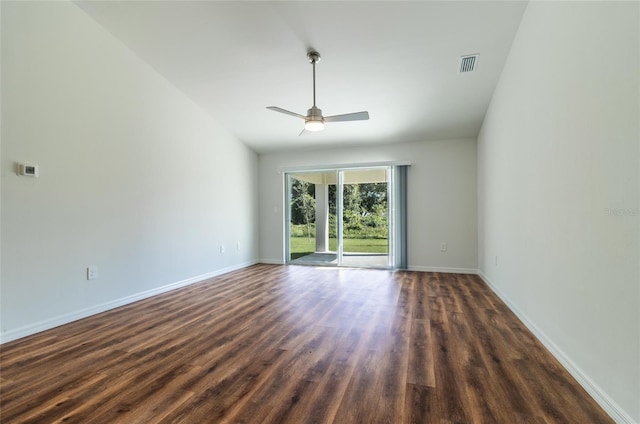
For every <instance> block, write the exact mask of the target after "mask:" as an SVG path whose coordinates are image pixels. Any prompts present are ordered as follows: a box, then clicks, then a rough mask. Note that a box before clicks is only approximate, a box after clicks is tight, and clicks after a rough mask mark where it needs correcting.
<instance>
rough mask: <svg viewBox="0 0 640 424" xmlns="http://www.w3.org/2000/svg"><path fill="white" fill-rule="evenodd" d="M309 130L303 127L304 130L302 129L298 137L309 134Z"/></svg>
mask: <svg viewBox="0 0 640 424" xmlns="http://www.w3.org/2000/svg"><path fill="white" fill-rule="evenodd" d="M308 132H309V131H307V129H306V128H305V127H302V131H300V134H298V137H300V136H301V135H305V134H307V133H308Z"/></svg>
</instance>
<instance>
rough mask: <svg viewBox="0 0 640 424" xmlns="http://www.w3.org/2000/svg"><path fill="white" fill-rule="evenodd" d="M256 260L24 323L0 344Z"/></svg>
mask: <svg viewBox="0 0 640 424" xmlns="http://www.w3.org/2000/svg"><path fill="white" fill-rule="evenodd" d="M256 263H258V261H249V262H244V263H240V264H237V265H232V266H230V267H227V268H222V269H218V270H215V271H212V272H208V273H206V274H202V275H197V276H195V277H191V278H187V279H186V280H182V281H177V282H175V283H170V284H167V285H164V286H161V287H156V288H154V289H151V290H146V291H143V292H140V293H136V294H133V295H130V296H126V297H123V298H120V299H116V300H112V301H110V302H105V303H102V304H100V305H96V306H92V307H90V308H86V309H82V310H79V311H75V312H71V313H68V314H64V315H60V316H57V317H55V318H51V319H47V320H44V321H40V322H36V323H34V324H29V325H25V326H23V327H20V328H16V329H14V330H9V331H7V332H6V333H4V334H1V335H0V344H3V343H7V342H10V341H12V340H17V339H21V338H23V337H27V336H31V335H32V334H36V333H40V332H42V331H46V330H50V329H52V328H54V327H58V326H60V325H64V324H68V323H70V322H73V321H77V320H79V319H82V318H87V317H89V316H91V315H96V314H99V313H101V312H106V311H108V310H110V309H114V308H118V307H120V306H124V305H128V304H129V303H133V302H137V301H139V300H142V299H146V298H148V297H151V296H155V295H158V294H161V293H165V292H168V291H171V290H175V289H178V288H181V287H185V286H188V285H190V284H194V283H198V282H200V281H204V280H207V279H209V278H213V277H217V276H218V275H222V274H226V273H228V272H231V271H236V270H238V269H242V268H246V267H249V266H251V265H255V264H256Z"/></svg>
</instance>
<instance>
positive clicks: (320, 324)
mask: <svg viewBox="0 0 640 424" xmlns="http://www.w3.org/2000/svg"><path fill="white" fill-rule="evenodd" d="M0 349H1V350H0V396H1V398H0V421H1V422H2V423H5V424H9V423H58V422H66V423H127V424H129V423H198V424H200V423H279V424H280V423H340V424H342V423H367V424H369V423H393V424H396V423H438V424H444V423H482V424H484V423H508V424H514V423H581V424H586V423H612V422H613V421H612V420H611V419H610V418H609V417H608V416H607V415H606V414H605V413H604V412H603V411H602V410H601V409H600V408H599V406H598V405H597V404H596V403H595V402H594V401H593V400H592V399H591V398H590V397H589V395H588V394H587V393H586V392H585V391H584V390H583V389H582V388H581V387H580V386H579V385H578V384H577V383H576V382H575V381H574V380H573V378H572V377H571V376H570V375H569V374H568V373H567V371H566V370H564V369H563V368H562V367H561V365H560V364H559V363H558V362H557V361H556V360H555V359H554V358H553V357H552V356H551V355H550V354H549V353H548V352H547V351H546V350H545V349H544V347H542V345H541V344H540V343H539V342H538V341H537V340H536V339H535V338H534V337H533V336H532V334H531V333H530V332H529V331H528V330H527V329H526V328H525V327H524V326H523V324H522V323H521V322H520V321H518V319H517V318H516V317H515V316H514V315H513V314H512V313H511V312H510V311H509V310H508V308H507V307H506V306H505V305H504V304H503V303H502V302H501V301H500V300H499V299H498V298H497V297H496V296H495V295H494V294H493V293H492V292H491V290H490V289H489V288H488V287H487V286H486V285H485V284H484V283H483V282H482V281H481V280H480V279H479V278H478V277H477V276H473V275H458V274H438V273H422V272H408V271H406V272H405V271H398V272H391V271H382V270H366V269H360V270H358V269H335V268H313V267H302V266H278V265H256V266H252V267H249V268H246V269H243V270H240V271H236V272H232V273H229V274H225V275H222V276H220V277H216V278H213V279H211V280H207V281H205V282H202V283H198V284H194V285H191V286H188V287H186V288H183V289H180V290H176V291H173V292H169V293H165V294H163V295H159V296H156V297H153V298H149V299H146V300H143V301H140V302H137V303H134V304H131V305H127V306H124V307H121V308H118V309H115V310H112V311H109V312H106V313H103V314H100V315H96V316H93V317H90V318H86V319H83V320H80V321H76V322H74V323H71V324H68V325H65V326H62V327H58V328H55V329H53V330H50V331H46V332H43V333H40V334H37V335H34V336H31V337H28V338H24V339H21V340H17V341H14V342H10V343H6V344H5V345H3V346H1V347H0Z"/></svg>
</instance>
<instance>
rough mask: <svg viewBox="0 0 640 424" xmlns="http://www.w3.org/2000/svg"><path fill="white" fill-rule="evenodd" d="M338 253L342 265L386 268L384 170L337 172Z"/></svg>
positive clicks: (386, 178) (386, 172)
mask: <svg viewBox="0 0 640 424" xmlns="http://www.w3.org/2000/svg"><path fill="white" fill-rule="evenodd" d="M341 175H342V179H341V180H342V181H341V182H342V220H341V224H342V232H341V233H342V251H341V252H340V253H341V255H339V263H340V264H342V265H345V266H363V267H388V266H389V265H390V262H389V256H390V248H389V246H390V243H389V240H390V237H389V234H390V231H389V228H390V220H389V188H390V184H389V175H390V173H389V170H388V168H387V167H378V168H370V169H357V170H345V171H341Z"/></svg>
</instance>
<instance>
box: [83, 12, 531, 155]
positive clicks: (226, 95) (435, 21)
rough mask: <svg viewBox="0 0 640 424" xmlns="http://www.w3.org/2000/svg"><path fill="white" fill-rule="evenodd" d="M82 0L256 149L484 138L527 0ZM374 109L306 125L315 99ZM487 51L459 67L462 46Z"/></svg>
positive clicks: (341, 107)
mask: <svg viewBox="0 0 640 424" xmlns="http://www.w3.org/2000/svg"><path fill="white" fill-rule="evenodd" d="M76 4H77V5H78V6H79V7H80V8H81V9H83V10H84V11H85V12H86V13H87V14H88V15H90V16H91V17H92V18H93V19H94V20H95V21H96V22H98V23H99V24H100V25H102V26H103V27H104V28H105V29H107V30H108V31H109V32H111V33H112V34H113V35H114V36H115V37H116V38H118V39H119V40H121V41H122V42H123V43H124V44H125V45H126V46H128V47H129V48H130V49H131V50H132V51H133V52H135V54H137V55H138V56H139V57H140V58H141V59H142V60H144V61H145V62H147V63H148V64H149V65H150V66H151V67H153V68H154V69H155V70H156V71H157V72H158V73H160V74H162V75H163V76H164V77H165V78H166V79H167V80H168V81H169V82H170V83H172V84H173V85H174V86H175V87H177V88H178V89H179V90H181V91H182V92H183V93H184V94H185V95H187V96H188V97H190V98H191V99H192V100H193V101H194V102H195V103H197V104H198V105H200V106H201V107H202V108H203V109H205V110H206V111H208V112H209V113H210V114H211V116H213V117H214V118H215V119H216V120H217V121H218V122H219V123H220V124H222V125H223V126H224V127H226V128H227V129H228V130H229V131H230V132H231V133H233V134H234V135H235V136H236V137H237V138H239V139H240V140H242V141H244V142H245V143H247V144H248V145H249V146H251V147H252V148H254V149H255V150H256V151H258V152H269V151H277V150H283V149H292V148H296V149H299V148H312V147H319V146H326V147H330V146H336V145H340V146H355V145H370V144H374V143H393V142H404V141H427V140H434V139H449V138H461V137H475V136H476V135H477V134H478V131H479V129H480V125H481V123H482V120H483V117H484V114H485V111H486V109H487V106H488V104H489V101H490V99H491V95H492V93H493V91H494V88H495V85H496V83H497V81H498V78H499V76H500V72H501V71H502V68H503V65H504V62H505V59H506V57H507V54H508V52H509V49H510V47H511V44H512V41H513V39H514V37H515V34H516V31H517V29H518V25H519V23H520V20H521V18H522V14H523V12H524V9H525V8H526V2H520V1H513V2H501V1H496V2H488V1H469V2H462V1H410V2H402V1H354V2H347V1H302V2H290V1H257V2H245V1H236V2H221V1H194V2H191V1H132V2H124V1H86V2H84V1H82V2H76ZM310 47H312V48H315V49H316V50H318V51H319V52H320V54H321V56H322V59H321V61H320V63H319V64H318V65H317V105H318V107H320V108H321V109H322V110H323V112H324V114H325V116H326V115H336V114H342V113H349V112H357V111H361V110H367V111H369V113H370V116H371V118H370V120H368V121H361V122H340V123H332V124H327V127H326V129H325V131H323V132H320V133H313V134H306V135H303V136H298V133H299V132H300V130H301V129H302V126H303V123H304V122H303V121H302V120H299V119H297V118H294V117H290V116H287V115H283V114H279V113H275V112H273V111H269V110H267V109H266V108H265V107H266V106H272V105H275V106H279V107H282V108H284V109H288V110H292V111H295V112H297V113H300V114H303V115H304V114H306V110H307V109H308V108H309V107H311V105H312V83H311V81H312V79H311V75H312V68H311V65H310V64H309V62H308V61H307V58H306V52H307V49H308V48H310ZM474 53H478V54H479V59H478V62H477V68H476V70H475V71H474V72H471V73H459V72H458V63H459V58H460V56H463V55H468V54H474Z"/></svg>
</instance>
